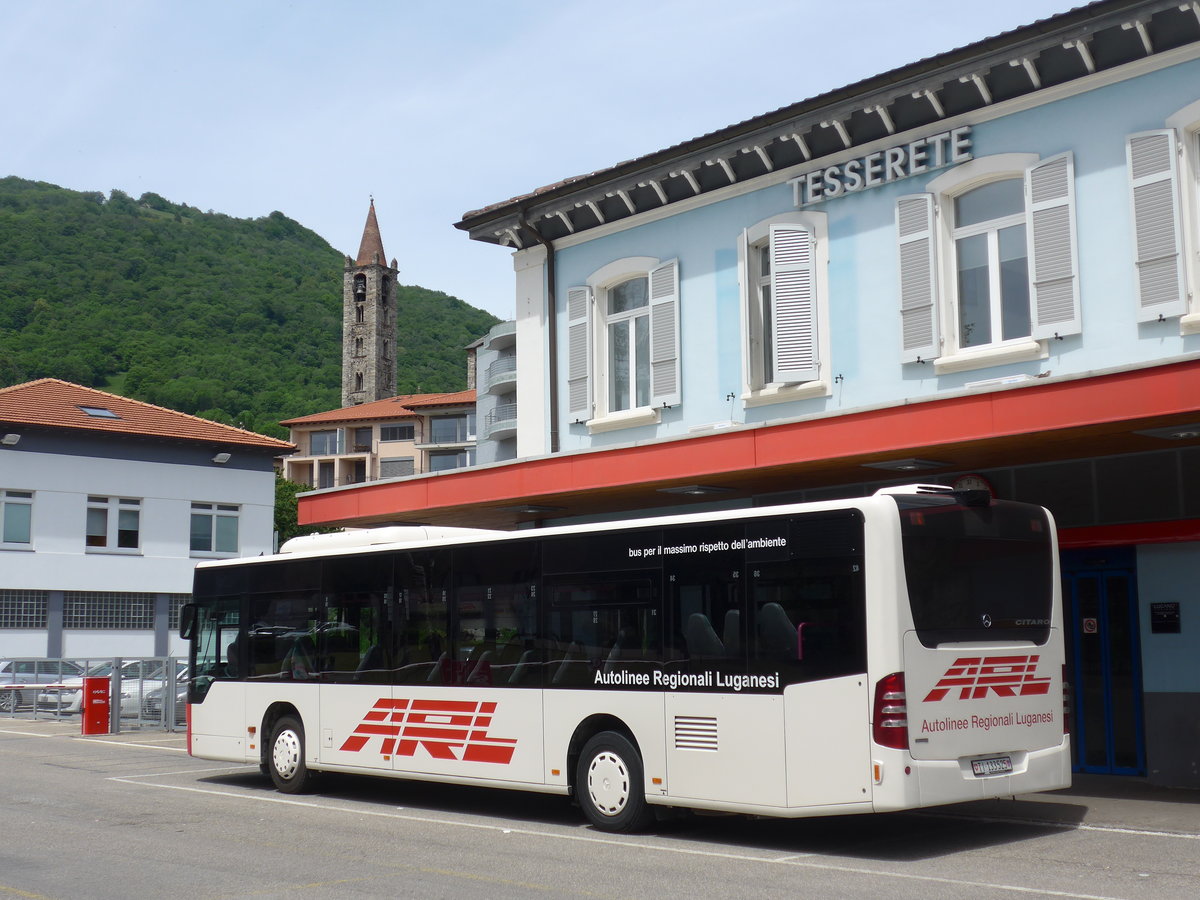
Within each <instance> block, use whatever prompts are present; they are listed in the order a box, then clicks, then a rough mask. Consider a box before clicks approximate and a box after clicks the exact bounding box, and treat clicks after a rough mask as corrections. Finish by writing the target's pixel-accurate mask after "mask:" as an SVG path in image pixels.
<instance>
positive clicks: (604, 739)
mask: <svg viewBox="0 0 1200 900" xmlns="http://www.w3.org/2000/svg"><path fill="white" fill-rule="evenodd" d="M575 794H576V796H577V797H578V798H579V805H580V806H581V807H583V814H584V815H585V816H587V819H588V821H589V822H591V823H592V824H593V825H594V826H595V827H597V828H599V829H601V830H602V831H613V832H620V833H624V834H628V833H629V832H633V831H641V830H642V829H644V828H646V827H647V826H649V824H650V823H651V822H652V821H653V819H654V814H653V812H651V810H650V807H649V805H648V804H647V803H646V786H645V782H644V780H643V777H642V760H641V757H640V756H639V755H638V752H637V749H636V748H635V747H634V746H633V743H632V742H631V741H630V740H629V739H628V738H627V737H625V736H624V735H623V734H618V733H617V732H615V731H602V732H600V733H599V734H597V735H595V736H594V737H593V738H592V739H591V740H589V741H588V742H587V743H586V744H584V746H583V752H582V753H581V754H580V755H579V766H578V768H577V769H576V771H575Z"/></svg>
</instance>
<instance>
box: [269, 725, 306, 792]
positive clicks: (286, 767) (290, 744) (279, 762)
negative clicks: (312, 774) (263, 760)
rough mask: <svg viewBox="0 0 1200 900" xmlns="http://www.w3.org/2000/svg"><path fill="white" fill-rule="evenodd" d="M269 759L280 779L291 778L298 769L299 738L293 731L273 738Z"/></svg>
mask: <svg viewBox="0 0 1200 900" xmlns="http://www.w3.org/2000/svg"><path fill="white" fill-rule="evenodd" d="M271 759H272V762H273V763H274V764H275V771H276V772H278V773H279V777H280V778H282V779H284V781H287V780H289V779H290V778H292V777H293V776H294V775H295V774H296V770H297V769H299V768H300V736H299V735H297V734H296V732H294V731H284V732H282V733H281V734H280V735H279V737H277V738H275V747H274V750H273V752H272V754H271Z"/></svg>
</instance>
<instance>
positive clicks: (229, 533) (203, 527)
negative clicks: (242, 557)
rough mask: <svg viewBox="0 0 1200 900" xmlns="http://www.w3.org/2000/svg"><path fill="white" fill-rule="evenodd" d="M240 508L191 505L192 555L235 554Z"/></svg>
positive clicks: (217, 504)
mask: <svg viewBox="0 0 1200 900" xmlns="http://www.w3.org/2000/svg"><path fill="white" fill-rule="evenodd" d="M240 512H241V507H239V506H234V505H230V504H223V503H193V504H192V528H191V550H192V552H193V553H214V554H236V553H237V552H238V516H239V515H240Z"/></svg>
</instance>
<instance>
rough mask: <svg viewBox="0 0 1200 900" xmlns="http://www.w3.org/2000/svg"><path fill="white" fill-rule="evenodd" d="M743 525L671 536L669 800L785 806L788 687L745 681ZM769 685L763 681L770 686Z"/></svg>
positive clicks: (666, 532)
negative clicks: (784, 691)
mask: <svg viewBox="0 0 1200 900" xmlns="http://www.w3.org/2000/svg"><path fill="white" fill-rule="evenodd" d="M745 533H746V532H745V527H744V526H742V525H740V524H739V525H736V526H730V525H723V524H721V523H717V522H714V523H711V524H705V525H689V526H682V527H678V528H665V529H663V532H662V547H661V552H660V558H661V559H662V566H663V587H664V593H665V601H666V603H665V606H666V609H667V612H668V621H669V623H670V628H669V631H668V639H667V652H666V667H667V668H666V671H665V674H666V675H667V676H668V677H670V678H673V679H674V681H673V683H674V684H675V685H676V686H675V687H671V683H672V682H668V686H667V687H668V689H667V692H666V705H665V709H666V723H665V724H666V740H667V792H668V793H669V794H670V795H672V796H675V797H687V798H695V799H699V800H714V801H733V802H743V803H753V804H760V805H764V806H780V807H782V806H785V805H786V802H787V800H786V789H785V767H784V746H785V741H784V715H783V695H782V688H781V686H779V685H776V687H775V688H767V689H762V688H757V689H755V688H751V687H749V686H748V683H747V675H748V672H747V665H746V659H747V640H748V635H749V632H748V629H749V628H750V625H749V623H748V621H747V604H746V585H747V577H746V576H747V573H746V566H745V558H746V554H745ZM764 683H765V682H764Z"/></svg>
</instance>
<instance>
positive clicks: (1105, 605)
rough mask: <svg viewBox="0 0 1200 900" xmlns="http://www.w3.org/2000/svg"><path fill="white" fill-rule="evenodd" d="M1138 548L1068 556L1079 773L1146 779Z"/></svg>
mask: <svg viewBox="0 0 1200 900" xmlns="http://www.w3.org/2000/svg"><path fill="white" fill-rule="evenodd" d="M1135 565H1136V559H1135V555H1134V551H1133V549H1132V548H1128V547H1120V548H1103V549H1096V550H1077V551H1068V552H1065V553H1063V556H1062V567H1063V603H1064V606H1065V607H1066V608H1067V610H1068V611H1069V612H1068V615H1069V616H1070V618H1071V626H1070V629H1069V631H1068V638H1069V646H1070V651H1071V652H1070V658H1071V663H1070V669H1069V671H1070V677H1071V683H1072V688H1073V689H1072V696H1073V708H1072V710H1071V714H1072V720H1073V721H1072V725H1073V731H1074V733H1075V742H1074V752H1075V768H1076V771H1081V772H1094V773H1099V774H1105V775H1144V774H1146V754H1145V743H1144V730H1143V719H1142V685H1141V658H1140V655H1139V653H1138V649H1139V637H1138V604H1137V579H1136V573H1135Z"/></svg>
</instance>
